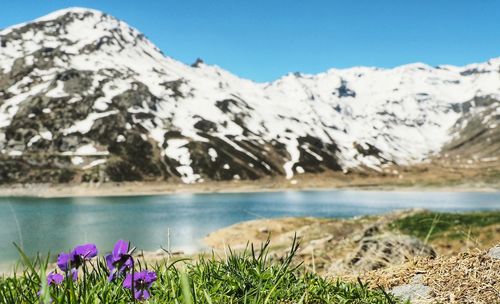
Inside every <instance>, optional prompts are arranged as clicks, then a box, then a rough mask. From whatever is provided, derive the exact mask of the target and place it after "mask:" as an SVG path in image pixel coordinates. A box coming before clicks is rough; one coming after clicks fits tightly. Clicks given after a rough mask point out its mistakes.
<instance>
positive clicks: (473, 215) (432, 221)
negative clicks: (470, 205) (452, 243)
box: [390, 211, 500, 240]
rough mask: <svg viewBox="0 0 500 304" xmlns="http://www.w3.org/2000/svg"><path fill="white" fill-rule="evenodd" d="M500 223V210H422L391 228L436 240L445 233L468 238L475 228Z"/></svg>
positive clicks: (452, 236)
mask: <svg viewBox="0 0 500 304" xmlns="http://www.w3.org/2000/svg"><path fill="white" fill-rule="evenodd" d="M493 224H500V211H493V212H491V211H489V212H470V213H440V212H428V211H426V212H422V213H417V214H414V215H410V216H407V217H404V218H401V219H398V220H396V221H394V222H392V223H391V224H390V226H391V228H393V229H395V230H399V231H400V232H402V233H404V234H409V235H413V236H416V237H418V238H420V239H423V240H434V239H437V238H439V237H441V236H443V235H446V236H447V237H450V238H466V237H467V233H465V232H469V231H470V230H471V229H473V228H478V227H486V226H489V225H493Z"/></svg>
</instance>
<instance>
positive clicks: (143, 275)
mask: <svg viewBox="0 0 500 304" xmlns="http://www.w3.org/2000/svg"><path fill="white" fill-rule="evenodd" d="M154 281H156V273H155V272H154V271H148V270H143V271H141V272H136V273H135V274H134V290H132V291H133V292H134V298H135V299H136V300H146V299H148V298H149V297H150V296H151V295H150V293H149V289H150V288H151V285H153V282H154ZM123 287H124V288H127V289H132V274H130V273H128V274H127V276H126V277H125V280H124V281H123Z"/></svg>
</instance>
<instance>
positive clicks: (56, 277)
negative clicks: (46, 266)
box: [47, 272, 64, 286]
mask: <svg viewBox="0 0 500 304" xmlns="http://www.w3.org/2000/svg"><path fill="white" fill-rule="evenodd" d="M63 280H64V276H63V275H62V274H60V273H55V272H51V273H49V274H48V275H47V285H49V286H50V285H59V284H61V283H62V281H63Z"/></svg>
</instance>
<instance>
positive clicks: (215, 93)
mask: <svg viewBox="0 0 500 304" xmlns="http://www.w3.org/2000/svg"><path fill="white" fill-rule="evenodd" d="M499 63H500V60H499V59H493V60H491V61H489V62H488V63H483V64H477V65H469V66H466V67H462V68H460V67H449V66H447V67H446V68H443V67H436V68H434V67H431V66H428V65H425V64H421V63H416V64H411V65H405V66H401V67H397V68H394V69H379V68H370V67H354V68H351V69H342V70H339V69H331V70H328V71H327V72H325V73H321V74H317V75H304V74H298V73H295V74H288V75H286V76H284V77H282V78H280V79H278V80H276V81H274V82H269V83H255V82H252V81H250V80H246V79H241V78H239V77H237V76H235V75H233V74H231V73H230V72H228V71H225V70H223V69H222V68H220V67H217V66H213V65H207V64H204V63H203V62H201V61H198V62H197V63H196V64H193V66H187V65H185V64H182V63H180V62H178V61H175V60H174V59H172V58H169V57H165V56H164V55H163V54H162V53H161V51H160V50H159V49H158V48H157V47H156V46H154V45H153V44H152V43H151V42H150V41H149V40H147V39H146V38H144V35H142V34H141V33H140V32H139V31H137V30H136V29H134V28H132V27H130V26H128V25H127V24H126V23H124V22H122V21H119V20H118V19H115V18H113V17H111V16H109V15H107V14H104V13H101V12H98V11H94V10H89V9H81V8H71V9H66V10H61V11H57V12H54V13H52V14H50V15H47V16H45V17H42V18H40V19H37V20H35V21H33V22H30V23H26V24H23V25H17V26H14V27H11V28H8V29H5V30H3V31H1V32H0V158H2V160H3V162H4V163H5V164H9V165H6V166H4V167H5V168H6V169H5V168H4V169H3V170H4V172H0V182H2V181H4V182H5V181H20V180H21V179H23V178H27V179H29V180H30V181H32V180H38V181H46V180H48V181H54V180H56V181H68V180H73V181H74V180H81V181H91V180H109V179H110V180H116V181H119V180H140V179H147V180H149V179H180V180H182V181H184V182H186V183H192V182H201V181H203V180H208V179H211V180H233V179H256V178H260V177H263V176H273V175H283V176H286V177H287V178H293V176H295V175H297V174H303V173H317V172H323V171H327V170H333V171H341V170H342V171H347V170H376V171H380V170H382V169H383V168H384V167H385V166H388V165H394V164H396V165H401V164H410V163H414V162H419V161H422V160H424V159H426V158H428V157H429V156H430V155H432V154H433V153H437V152H439V151H440V150H441V148H442V147H443V145H445V144H446V143H447V142H449V141H450V140H452V139H453V138H454V136H455V134H456V132H457V131H453V130H456V124H457V123H458V122H459V121H460V119H461V118H462V117H464V113H465V112H467V113H468V114H467V115H469V114H470V113H471V112H474V111H476V112H480V111H481V109H483V108H486V107H487V108H488V109H490V110H491V108H492V107H495V106H497V104H498V101H497V100H498V99H500V98H499V96H500V73H499V70H498V66H499ZM485 100H487V101H488V102H485ZM476 101H477V102H476ZM488 111H489V110H488ZM488 113H489V112H488ZM460 123H463V122H460ZM452 132H455V133H452ZM34 164H36V165H34ZM33 166H35V169H33ZM9 168H11V169H9ZM47 172H48V173H47ZM30 174H31V175H34V176H30Z"/></svg>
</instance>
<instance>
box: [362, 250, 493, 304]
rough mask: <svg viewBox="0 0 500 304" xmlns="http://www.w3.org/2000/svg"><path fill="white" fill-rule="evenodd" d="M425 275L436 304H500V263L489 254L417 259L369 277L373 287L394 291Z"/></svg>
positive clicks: (371, 274)
mask: <svg viewBox="0 0 500 304" xmlns="http://www.w3.org/2000/svg"><path fill="white" fill-rule="evenodd" d="M418 274H421V275H422V276H423V281H422V282H423V283H424V284H425V285H427V286H429V287H431V288H432V290H433V297H434V300H433V302H435V303H474V304H494V303H500V260H498V259H493V258H490V257H489V256H488V255H487V251H481V250H471V251H469V252H463V253H460V254H457V255H454V256H441V257H438V258H435V259H429V258H417V259H415V260H413V261H411V262H408V263H406V264H404V265H400V266H397V267H396V266H395V267H392V268H386V269H381V270H377V271H373V272H371V273H367V274H366V279H368V280H369V282H370V284H371V285H372V286H382V287H385V288H388V289H390V288H392V287H394V286H398V285H403V284H407V283H409V282H410V281H411V279H412V278H413V277H414V276H415V275H418Z"/></svg>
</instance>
